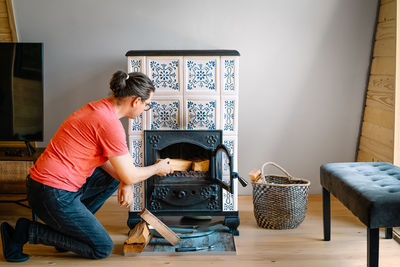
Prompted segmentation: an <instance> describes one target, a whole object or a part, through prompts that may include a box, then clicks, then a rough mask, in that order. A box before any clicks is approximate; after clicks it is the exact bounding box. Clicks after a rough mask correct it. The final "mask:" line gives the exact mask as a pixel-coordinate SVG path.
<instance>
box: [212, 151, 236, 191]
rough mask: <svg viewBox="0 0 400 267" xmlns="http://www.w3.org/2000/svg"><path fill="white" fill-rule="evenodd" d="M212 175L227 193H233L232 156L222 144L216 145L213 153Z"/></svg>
mask: <svg viewBox="0 0 400 267" xmlns="http://www.w3.org/2000/svg"><path fill="white" fill-rule="evenodd" d="M212 165H214V166H213V167H214V168H211V169H212V176H213V179H214V181H215V182H216V183H217V184H219V185H220V186H221V187H222V188H224V189H226V190H227V191H228V192H229V193H231V194H233V179H234V174H233V167H232V156H231V155H230V154H229V152H228V150H227V149H226V147H225V146H224V145H222V144H221V145H218V146H217V148H216V150H215V151H214V153H213V159H212Z"/></svg>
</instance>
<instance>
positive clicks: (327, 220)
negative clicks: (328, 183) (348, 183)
mask: <svg viewBox="0 0 400 267" xmlns="http://www.w3.org/2000/svg"><path fill="white" fill-rule="evenodd" d="M322 210H323V220H324V240H325V241H329V240H331V194H330V193H329V191H328V190H326V189H325V188H324V187H322Z"/></svg>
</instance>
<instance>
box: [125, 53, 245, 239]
mask: <svg viewBox="0 0 400 267" xmlns="http://www.w3.org/2000/svg"><path fill="white" fill-rule="evenodd" d="M126 56H127V62H128V72H143V73H145V74H147V76H149V78H150V79H151V80H152V81H153V83H154V86H155V87H156V92H155V94H154V96H153V99H152V102H151V105H152V109H150V110H149V111H148V112H144V113H143V114H142V115H140V117H138V118H135V119H131V120H130V121H129V148H130V152H131V153H132V156H133V158H134V164H135V165H136V166H147V165H150V164H153V163H154V162H155V161H156V159H157V158H165V157H170V158H173V156H177V157H188V156H190V155H194V154H196V153H200V154H203V155H206V157H208V158H209V159H210V170H209V172H208V173H206V174H193V173H183V174H182V173H179V174H177V173H174V174H173V175H169V176H168V177H165V178H160V177H158V176H154V177H152V178H150V179H148V180H147V181H146V182H142V183H140V184H135V185H133V188H134V204H133V205H132V206H131V209H130V212H129V219H128V225H129V227H131V228H132V227H133V226H134V225H135V224H136V223H137V222H139V221H140V217H139V216H138V214H139V212H140V211H141V210H142V209H143V208H144V207H146V208H147V209H148V210H150V211H151V212H152V213H154V214H155V215H160V216H161V215H215V216H225V223H226V224H227V225H228V226H229V227H230V228H231V230H232V232H233V233H235V234H238V231H237V226H238V225H239V217H238V205H237V204H238V203H237V199H238V183H237V181H238V179H235V178H237V177H236V176H237V173H236V172H237V160H238V159H237V140H238V91H239V52H237V51H235V50H181V51H171V50H163V51H151V50H150V51H129V52H127V53H126ZM210 136H214V137H210ZM174 138H175V139H174ZM207 138H211V140H212V142H213V143H212V144H210V143H207V141H209V140H208V139H207ZM213 138H214V139H215V140H214V139H213ZM165 140H167V141H165ZM183 140H185V141H183ZM199 140H202V141H199ZM164 141H165V142H166V143H165V142H164ZM154 142H156V146H154ZM222 144H223V145H225V147H226V150H227V152H228V153H230V154H231V155H232V164H231V166H229V163H228V162H229V155H228V156H224V157H225V158H224V159H222V158H221V155H216V154H215V150H216V149H217V148H220V147H219V146H218V145H222ZM157 145H159V146H157ZM168 147H169V148H168ZM174 147H175V148H174ZM190 149H193V151H191V152H189V153H187V152H182V151H187V150H189V151H190ZM221 150H223V149H221ZM178 151H179V152H178ZM168 153H172V154H171V155H169V154H168ZM145 157H146V158H145ZM218 160H219V161H218ZM221 162H222V165H221V164H220V163H221ZM219 165H221V166H222V167H221V168H222V170H219V169H218V166H219ZM230 167H231V169H230ZM231 183H232V184H231ZM194 185H197V187H198V188H193V186H194ZM166 188H167V189H166ZM202 190H203V191H202ZM205 191H207V192H208V193H207V194H206V193H204V192H205ZM202 193H203V195H202ZM168 194H169V195H168ZM204 194H206V196H207V197H204ZM160 196H161V197H160ZM156 198H157V199H156ZM173 199H175V200H173ZM171 201H172V202H171ZM174 201H175V202H174ZM171 203H172V204H171ZM190 203H192V204H190ZM212 203H214V204H215V205H214V204H212Z"/></svg>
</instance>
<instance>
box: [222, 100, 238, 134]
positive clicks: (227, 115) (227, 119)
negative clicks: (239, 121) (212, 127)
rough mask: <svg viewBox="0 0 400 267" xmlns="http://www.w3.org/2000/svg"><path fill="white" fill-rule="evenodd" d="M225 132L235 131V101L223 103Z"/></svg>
mask: <svg viewBox="0 0 400 267" xmlns="http://www.w3.org/2000/svg"><path fill="white" fill-rule="evenodd" d="M223 107H224V110H223V113H224V115H223V128H222V129H223V130H224V131H234V121H235V100H224V102H223Z"/></svg>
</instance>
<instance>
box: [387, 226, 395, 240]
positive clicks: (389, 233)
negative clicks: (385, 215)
mask: <svg viewBox="0 0 400 267" xmlns="http://www.w3.org/2000/svg"><path fill="white" fill-rule="evenodd" d="M385 238H386V239H392V238H393V228H392V227H388V228H386V232H385Z"/></svg>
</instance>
